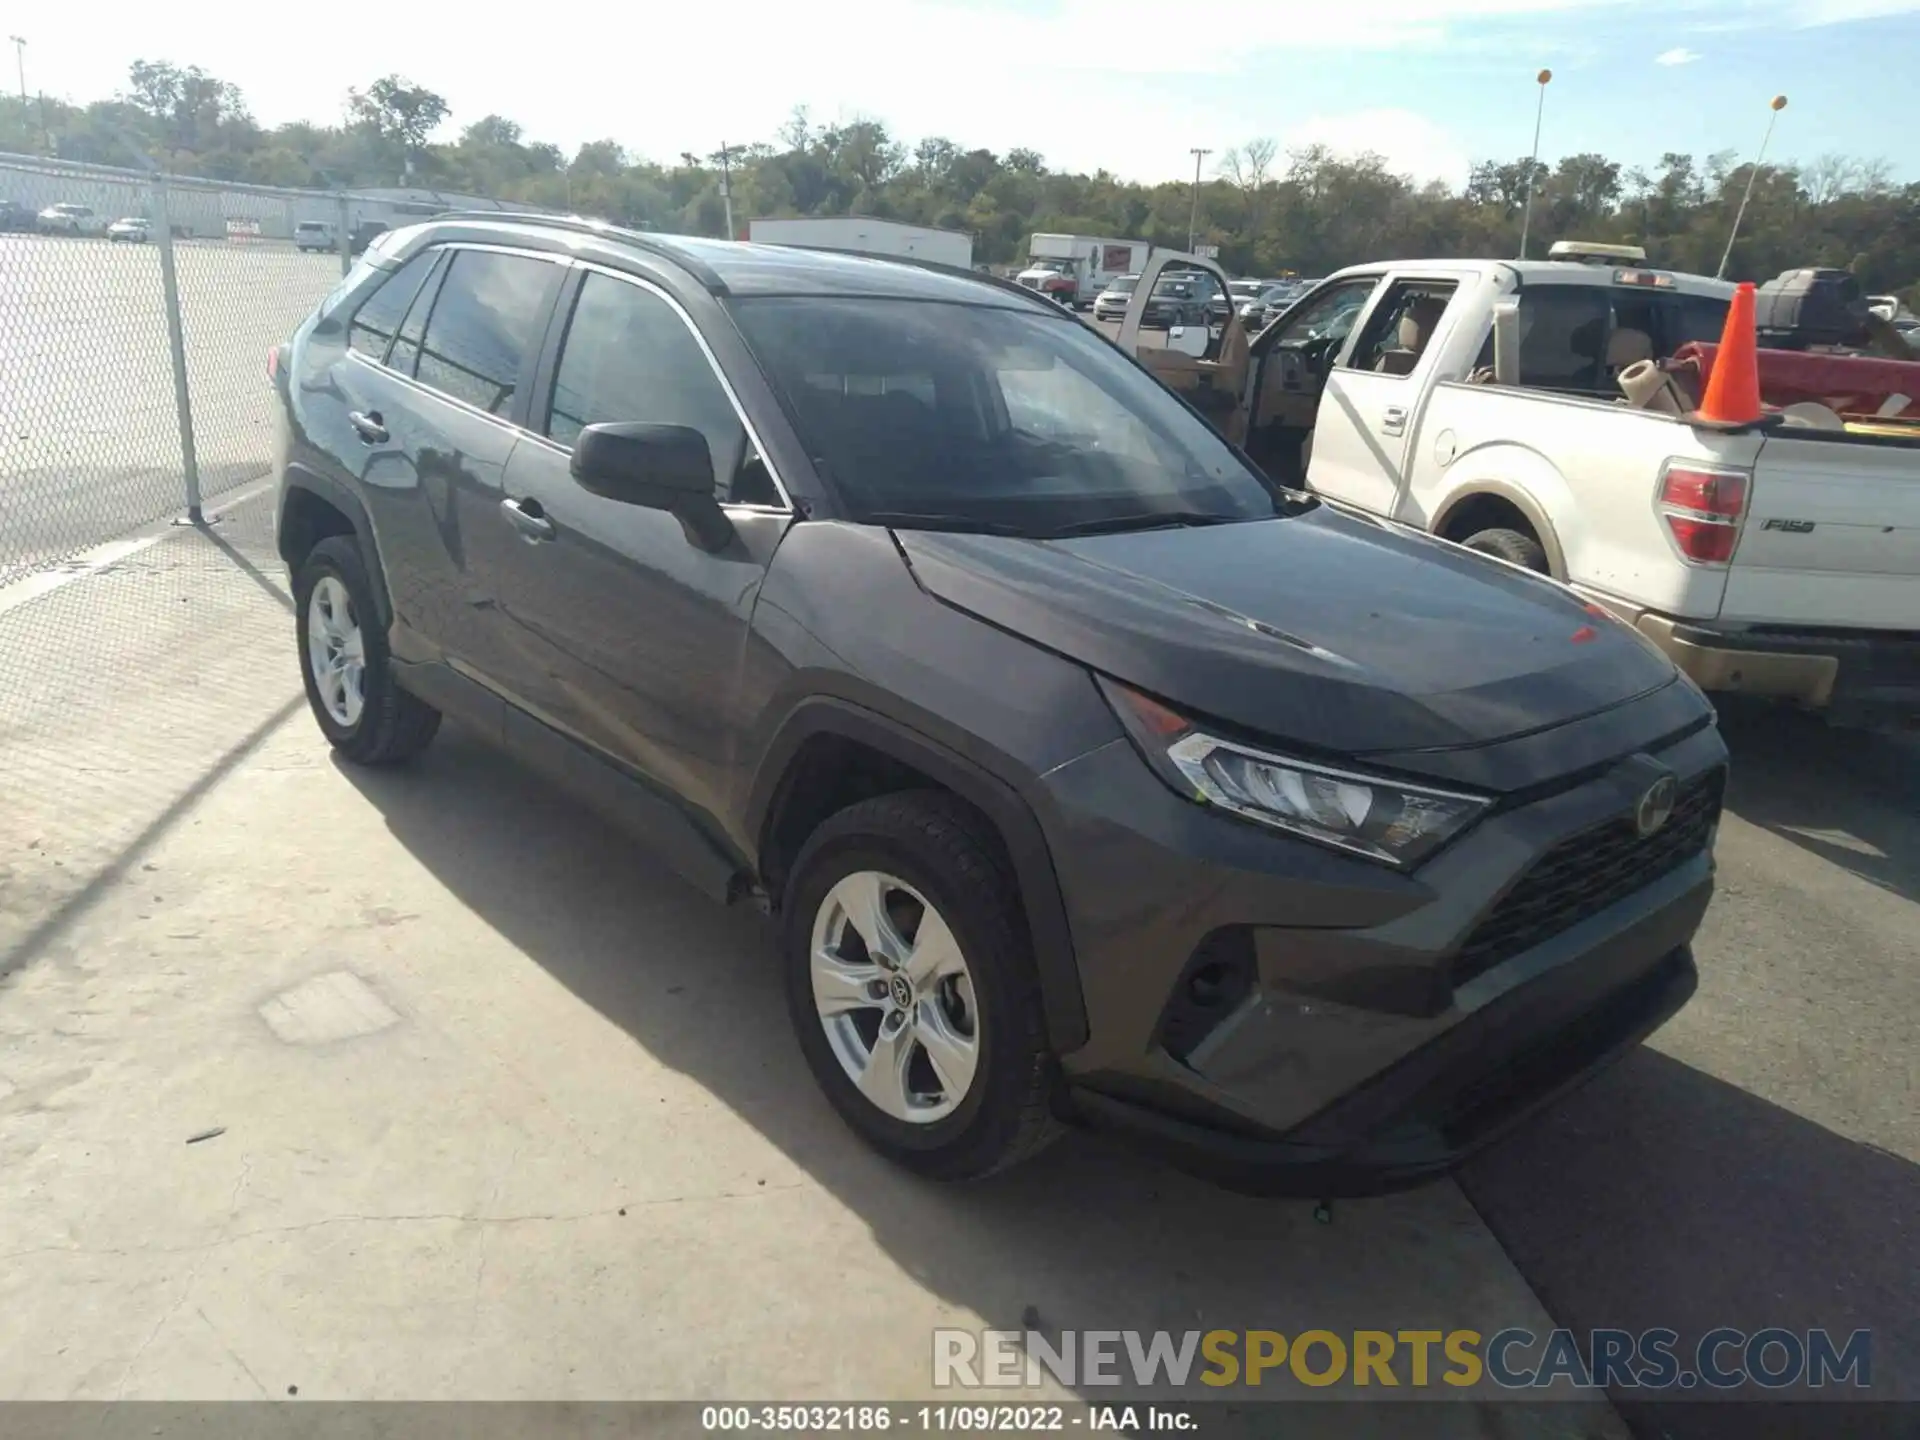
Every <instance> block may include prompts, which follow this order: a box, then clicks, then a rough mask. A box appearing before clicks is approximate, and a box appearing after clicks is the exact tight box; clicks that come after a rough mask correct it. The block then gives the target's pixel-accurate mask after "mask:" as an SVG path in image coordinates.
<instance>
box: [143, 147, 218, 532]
mask: <svg viewBox="0 0 1920 1440" xmlns="http://www.w3.org/2000/svg"><path fill="white" fill-rule="evenodd" d="M153 208H154V211H155V214H154V217H153V223H154V228H155V229H156V230H158V231H159V236H158V238H159V241H160V293H161V296H162V299H163V300H164V302H165V305H166V312H167V348H168V349H169V350H170V351H171V352H172V358H173V406H174V410H175V411H176V412H177V413H178V415H179V418H180V466H181V470H182V471H183V473H184V475H185V479H186V486H187V519H188V520H189V521H191V522H192V523H193V524H195V525H204V524H205V523H206V515H205V513H204V512H203V511H202V510H201V508H200V462H199V459H198V457H196V456H195V454H194V450H193V397H192V395H191V394H190V393H189V392H188V390H187V340H186V331H185V330H184V329H183V328H182V326H181V321H180V280H179V277H178V276H177V275H176V274H175V273H174V268H173V220H172V217H171V215H170V214H169V213H168V209H167V182H166V180H165V179H164V178H163V177H162V176H161V175H159V174H157V173H156V174H155V175H154V177H153Z"/></svg>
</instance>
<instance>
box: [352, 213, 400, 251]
mask: <svg viewBox="0 0 1920 1440" xmlns="http://www.w3.org/2000/svg"><path fill="white" fill-rule="evenodd" d="M392 228H393V227H392V226H390V225H388V224H387V222H386V221H384V220H362V221H361V222H360V223H359V224H358V225H356V226H354V227H353V230H352V233H350V234H349V235H348V236H347V248H348V250H349V251H351V252H352V253H353V254H355V255H363V254H365V253H366V249H367V247H368V246H369V245H371V244H372V243H373V242H374V241H375V240H378V239H379V238H380V237H381V236H382V235H385V234H386V233H387V232H388V231H389V230H391V229H392Z"/></svg>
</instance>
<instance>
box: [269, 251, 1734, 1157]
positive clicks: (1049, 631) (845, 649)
mask: <svg viewBox="0 0 1920 1440" xmlns="http://www.w3.org/2000/svg"><path fill="white" fill-rule="evenodd" d="M1137 298H1139V299H1140V300H1142V301H1144V298H1145V297H1137ZM1223 339H1224V340H1225V341H1226V342H1227V343H1229V344H1231V345H1236V346H1239V347H1241V348H1244V346H1245V344H1246V340H1245V336H1244V335H1243V334H1242V332H1241V331H1240V330H1239V329H1238V327H1234V326H1229V327H1227V331H1226V334H1225V336H1224V337H1223ZM268 369H269V373H270V375H271V377H272V383H273V385H274V388H275V392H276V397H277V404H276V405H275V407H274V409H275V413H276V428H277V435H276V441H275V454H276V456H277V457H278V458H277V460H276V469H277V478H278V496H277V504H276V514H277V527H276V533H277V543H278V548H279V552H280V555H281V557H282V558H283V560H284V561H285V563H286V565H287V566H288V568H289V570H290V572H291V574H292V576H293V589H294V595H295V605H296V614H297V617H298V618H297V627H298V646H297V651H298V664H299V666H300V669H301V673H302V676H303V678H304V683H305V687H306V693H307V697H308V700H309V702H310V704H311V708H312V711H313V714H314V717H315V720H316V721H317V723H318V725H319V728H320V730H321V732H322V733H323V734H324V736H325V737H326V739H327V740H328V741H329V742H330V743H331V744H332V745H333V746H334V747H335V749H336V750H337V752H338V753H339V755H340V757H341V758H342V759H343V760H344V761H346V762H348V763H354V764H368V765H377V764H386V763H391V762H398V761H402V760H405V759H406V758H408V757H409V756H411V755H414V754H416V753H417V752H419V751H420V750H421V749H422V748H423V747H425V746H426V745H427V744H428V743H429V742H430V741H431V740H432V739H433V736H434V733H435V731H436V729H437V727H438V726H439V724H440V720H441V717H442V715H443V714H452V715H456V716H460V717H463V718H464V719H465V720H467V721H468V722H470V723H471V724H472V725H473V726H474V727H475V728H476V730H477V732H478V733H480V734H483V735H486V736H488V737H490V738H492V739H493V740H495V741H497V742H498V743H501V744H503V745H505V746H506V747H507V748H508V749H510V750H511V751H512V752H514V753H515V754H517V755H519V756H520V757H521V758H522V759H523V760H524V761H525V763H527V764H528V765H530V766H532V767H534V768H536V769H537V770H539V771H540V772H541V773H542V774H544V775H546V776H547V777H549V778H550V780H551V781H552V782H553V783H554V784H556V785H557V786H559V787H561V788H564V789H569V790H571V791H573V792H575V793H577V794H578V795H580V796H581V797H582V798H583V799H585V800H588V801H590V802H592V803H595V804H597V805H599V806H601V807H602V808H603V809H605V810H606V811H608V812H609V813H611V814H613V815H615V816H617V817H618V818H620V819H621V820H623V821H624V822H626V823H627V824H629V825H630V826H632V827H633V828H634V829H635V830H636V831H637V832H638V833H640V834H642V835H643V836H645V837H646V838H648V839H649V840H650V841H651V842H652V844H653V845H654V846H655V847H656V849H657V851H658V852H659V854H660V855H661V856H662V857H664V859H665V860H666V862H667V863H669V864H670V865H672V866H673V867H674V868H676V869H677V870H678V871H679V873H680V874H682V875H683V876H685V877H686V878H687V879H688V881H689V882H690V883H692V884H693V885H695V886H696V887H698V888H699V889H701V890H704V891H706V892H707V893H709V894H711V895H713V896H714V897H716V898H721V899H737V900H742V901H751V902H753V903H756V904H758V905H761V906H763V907H765V908H766V909H768V910H770V911H771V912H773V913H774V915H775V916H776V917H777V929H778V935H779V941H778V944H779V950H780V965H781V970H782V974H783V977H784V983H785V987H786V994H787V1001H788V1005H789V1008H790V1010H791V1015H792V1020H793V1024H794V1027H795V1032H796V1035H797V1037H798V1041H799V1045H800V1048H801V1050H802V1052H803V1054H804V1055H805V1058H806V1061H807V1063H808V1065H809V1066H810V1067H811V1069H812V1072H813V1074H814V1077H815V1079H816V1080H817V1081H818V1083H819V1084H820V1086H821V1087H822V1088H823V1090H824V1091H825V1093H826V1094H827V1096H828V1097H829V1098H830V1100H831V1101H832V1103H833V1105H834V1106H835V1107H836V1109H838V1111H839V1112H840V1114H841V1115H842V1116H843V1117H844V1118H845V1120H846V1121H847V1123H848V1124H849V1125H850V1126H851V1127H852V1128H853V1129H854V1130H855V1131H857V1132H858V1133H859V1134H860V1135H862V1136H863V1137H865V1139H866V1140H867V1141H869V1142H870V1143H871V1144H872V1145H874V1146H875V1147H876V1148H877V1149H878V1150H880V1151H881V1152H883V1153H884V1154H886V1155H888V1156H890V1157H892V1158H893V1159H894V1160H896V1161H898V1162H899V1163H901V1164H903V1165H907V1166H911V1167H913V1168H914V1169H916V1170H919V1171H922V1172H924V1173H927V1174H930V1175H934V1176H939V1177H944V1178H959V1177H965V1176H973V1175H979V1174H983V1173H986V1172H988V1171H991V1170H994V1169H996V1168H999V1167H1001V1166H1004V1165H1008V1164H1011V1163H1013V1162H1015V1161H1018V1160H1020V1159H1022V1158H1024V1157H1026V1156H1029V1155H1031V1154H1033V1153H1034V1152H1035V1151H1036V1150H1038V1149H1039V1148H1040V1147H1041V1146H1042V1145H1043V1144H1044V1143H1045V1142H1046V1141H1047V1140H1048V1139H1049V1138H1050V1137H1051V1135H1052V1134H1053V1133H1054V1132H1055V1130H1056V1129H1057V1126H1058V1124H1059V1122H1060V1121H1061V1120H1062V1119H1063V1118H1072V1119H1078V1120H1081V1121H1086V1122H1091V1123H1102V1124H1109V1125H1113V1126H1116V1127H1119V1128H1121V1129H1123V1130H1125V1131H1128V1132H1130V1133H1132V1134H1134V1135H1136V1136H1137V1137H1139V1138H1141V1139H1142V1140H1143V1141H1144V1142H1145V1143H1147V1144H1150V1145H1152V1146H1155V1147H1157V1148H1160V1149H1164V1150H1166V1151H1167V1152H1168V1153H1170V1154H1172V1155H1175V1156H1176V1157H1179V1158H1180V1159H1182V1160H1183V1161H1184V1162H1185V1163H1187V1164H1189V1165H1192V1166H1194V1167H1196V1168H1198V1169H1201V1170H1203V1171H1205V1172H1207V1173H1210V1174H1214V1175H1216V1176H1218V1177H1220V1178H1222V1179H1226V1180H1229V1181H1231V1182H1233V1183H1236V1184H1242V1185H1247V1186H1250V1187H1256V1188H1261V1189H1265V1190H1268V1191H1272V1192H1303V1193H1307V1194H1317V1195H1329V1194H1341V1193H1352V1192H1361V1191H1370V1190H1376V1189H1382V1188H1390V1187H1393V1186H1396V1185H1403V1184H1407V1183H1412V1182H1415V1181H1418V1180H1420V1179H1423V1178H1425V1177H1428V1176H1431V1175H1434V1174H1437V1173H1439V1172H1441V1171H1443V1170H1445V1169H1447V1168H1448V1167H1450V1166H1452V1165H1453V1164H1455V1163H1457V1162H1458V1161H1459V1160H1460V1159H1461V1158H1462V1157H1463V1156H1464V1155H1465V1154H1467V1153H1469V1152H1470V1151H1472V1150H1473V1149H1475V1148H1476V1147H1478V1146H1480V1145H1481V1144H1483V1143H1485V1142H1486V1141H1487V1140H1488V1139H1489V1138H1490V1137H1492V1136H1493V1135H1495V1134H1497V1133H1499V1132H1501V1131H1502V1130H1504V1129H1505V1128H1506V1127H1508V1126H1510V1125H1512V1124H1514V1123H1515V1122H1516V1121H1518V1120H1519V1119H1520V1118H1521V1117H1522V1116H1523V1115H1525V1114H1527V1113H1528V1112H1530V1111H1532V1110H1533V1109H1535V1108H1536V1107H1538V1106H1539V1105H1541V1104H1543V1103H1544V1102H1546V1101H1548V1100H1550V1099H1552V1098H1553V1097H1554V1096H1556V1095H1558V1094H1560V1093H1561V1092H1562V1091H1564V1090H1565V1089H1567V1088H1568V1087H1569V1086H1572V1085H1574V1084H1576V1083H1577V1082H1579V1081H1580V1080H1581V1079H1583V1078H1584V1077H1586V1076H1587V1075H1589V1074H1590V1073H1592V1072H1593V1071H1594V1070H1596V1069H1597V1068H1599V1067H1601V1066H1603V1065H1605V1064H1607V1063H1608V1062H1609V1061H1611V1060H1613V1059H1614V1058H1616V1057H1617V1056H1619V1055H1620V1054H1621V1053H1622V1052H1623V1051H1625V1050H1627V1049H1629V1048H1631V1047H1632V1046H1633V1045H1635V1044H1636V1043H1637V1042H1638V1041H1639V1040H1640V1039H1641V1038H1642V1037H1643V1036H1644V1035H1646V1034H1647V1033H1648V1032H1649V1031H1651V1030H1652V1029H1654V1028H1655V1027H1656V1026H1658V1025H1659V1024H1660V1023H1661V1022H1662V1021H1664V1020H1665V1019H1666V1018H1667V1017H1668V1016H1669V1015H1671V1014H1672V1013H1673V1012H1674V1011H1675V1010H1676V1009H1677V1008H1678V1007H1679V1006H1680V1005H1681V1004H1683V1003H1684V1002H1685V1000H1686V999H1687V997H1688V995H1689V994H1690V993H1691V991H1692V989H1693V986H1694V983H1695V974H1694V964H1693V960H1692V957H1691V952H1690V950H1689V948H1688V945H1689V940H1690V938H1691V936H1692V935H1693V932H1694V929H1695V926H1696V925H1697V924H1698V922H1699V920H1700V918H1701V914H1702V912H1703V911H1704V909H1705V907H1706V905H1707V901H1708V897H1709V895H1710V893H1711V890H1712V885H1713V857H1712V841H1713V836H1714V830H1715V824H1716V820H1717V817H1718V814H1719V808H1720V797H1721V787H1722V783H1723V779H1724V770H1725V749H1724V747H1723V746H1722V744H1721V741H1720V737H1719V734H1718V732H1717V730H1716V729H1715V727H1714V719H1713V713H1712V711H1711V709H1710V708H1709V707H1708V705H1707V703H1706V701H1705V700H1704V699H1703V697H1702V696H1701V695H1700V693H1699V692H1698V691H1697V690H1696V689H1694V688H1693V687H1692V686H1690V685H1687V684H1686V683H1684V682H1683V681H1682V680H1681V679H1680V678H1679V676H1678V674H1677V673H1676V671H1675V670H1674V668H1673V666H1672V664H1671V663H1670V662H1669V661H1668V660H1667V659H1666V658H1665V657H1664V656H1662V655H1661V654H1660V653H1659V652H1658V651H1656V650H1654V649H1652V648H1651V647H1649V646H1647V645H1646V644H1644V643H1643V642H1642V641H1641V640H1640V639H1639V638H1638V637H1637V636H1635V635H1634V634H1633V633H1632V632H1631V631H1630V630H1629V629H1628V628H1627V627H1625V626H1623V625H1620V624H1618V623H1615V622H1613V621H1611V620H1609V619H1607V618H1606V616H1605V614H1604V612H1596V611H1594V610H1591V609H1589V608H1588V607H1586V606H1585V605H1583V604H1582V603H1581V602H1580V601H1579V600H1577V599H1575V598H1574V597H1572V596H1571V595H1570V594H1569V593H1568V592H1567V591H1566V590H1565V589H1564V588H1563V587H1562V586H1560V585H1558V584H1556V583H1554V582H1553V581H1551V580H1548V579H1545V578H1543V577H1539V576H1534V575H1530V574H1527V573H1526V572H1524V571H1522V570H1518V569H1515V568H1512V567H1507V566H1495V565H1490V564H1488V563H1487V562H1486V561H1485V560H1483V559H1481V558H1480V557H1478V556H1475V555H1471V554H1469V553H1467V552H1465V551H1463V550H1461V549H1459V548H1458V547H1455V546H1450V545H1446V544H1443V543H1441V542H1439V541H1436V540H1432V539H1429V538H1427V537H1425V536H1420V535H1416V534H1412V533H1409V532H1408V531H1406V530H1405V529H1404V528H1401V527H1395V526H1390V525H1387V524H1384V523H1382V522H1380V521H1377V520H1374V519H1370V518H1366V517H1363V516H1359V515H1356V514H1353V513H1351V512H1349V511H1347V510H1345V509H1342V508H1338V507H1335V506H1332V505H1328V504H1325V503H1322V502H1320V501H1318V500H1316V499H1314V498H1313V497H1311V496H1308V495H1305V494H1302V493H1300V492H1298V491H1295V490H1292V489H1289V488H1287V487H1284V486H1281V485H1278V484H1276V483H1275V482H1274V481H1272V480H1271V479H1270V478H1268V477H1267V476H1265V475H1263V474H1262V473H1261V472H1260V471H1259V470H1257V469H1256V468H1254V467H1253V466H1252V465H1251V464H1250V463H1249V462H1248V461H1247V460H1245V459H1244V458H1243V457H1242V456H1241V454H1240V453H1239V452H1237V451H1236V450H1235V449H1233V448H1232V447H1230V446H1229V445H1227V444H1226V443H1224V442H1223V440H1222V439H1221V437H1220V436H1219V435H1218V434H1217V433H1216V432H1215V431H1214V430H1213V429H1212V428H1210V427H1209V426H1208V425H1207V424H1206V423H1205V422H1204V421H1202V420H1201V419H1200V418H1198V417H1197V416H1196V415H1195V414H1194V413H1193V411H1192V410H1190V409H1188V408H1187V407H1186V406H1184V405H1182V404H1180V403H1179V402H1178V401H1177V400H1175V399H1174V397H1173V396H1172V395H1170V394H1169V393H1168V391H1167V390H1166V389H1165V388H1163V387H1162V386H1160V385H1158V384H1156V383H1155V382H1154V380H1153V379H1152V377H1151V376H1150V375H1149V374H1148V373H1147V372H1146V371H1145V370H1144V369H1142V368H1141V367H1140V366H1139V365H1137V364H1136V363H1134V362H1133V361H1131V360H1129V359H1128V358H1127V357H1126V356H1125V355H1123V354H1122V353H1120V352H1119V351H1118V350H1117V349H1116V348H1115V347H1114V346H1113V345H1111V344H1109V343H1108V342H1107V341H1106V340H1104V339H1103V338H1101V337H1100V336H1098V335H1096V334H1095V333H1093V331H1092V330H1091V329H1090V327H1088V326H1085V325H1083V324H1081V323H1079V322H1078V321H1077V320H1076V319H1074V318H1073V317H1072V316H1071V315H1069V314H1067V313H1063V312H1062V311H1061V310H1060V309H1059V308H1058V307H1057V306H1055V305H1052V304H1050V303H1048V302H1047V301H1045V300H1043V299H1041V298H1040V297H1038V296H1036V295H1034V294H1032V293H1031V292H1029V291H1026V290H1023V289H1022V288H1020V287H1018V286H1016V285H1012V284H1008V283H1005V282H996V281H990V280H984V279H979V278H976V277H973V276H967V275H959V274H954V273H944V272H934V271H930V270H925V269H921V268H918V267H915V266H910V265H905V264H895V263H890V262H875V261H873V260H871V259H866V258H860V257H853V256H846V255H837V254H831V253H819V252H809V251H804V250H790V251H780V250H769V249H767V248H764V247H745V246H739V245H735V244H730V243H727V242H723V241H711V240H699V239H687V238H672V237H663V236H658V235H651V234H648V235H642V234H638V233H634V232H628V231H623V230H618V229H614V228H610V227H606V226H602V225H596V224H591V223H588V222H584V221H574V220H562V219H556V218H550V217H532V216H527V217H516V216H511V215H500V214H497V213H485V214H475V215H465V216H447V217H442V218H438V219H436V220H434V221H431V222H428V223H426V224H422V225H418V226H413V227H410V228H408V229H405V230H402V231H398V232H395V233H394V234H393V235H390V236H387V237H384V238H383V239H382V240H381V241H379V242H377V243H376V244H375V245H374V246H373V248H372V249H370V250H369V252H368V254H367V255H366V257H365V258H364V259H363V260H362V261H361V262H360V263H359V264H358V265H357V266H356V267H355V268H354V270H353V272H352V273H351V275H350V276H349V277H348V278H347V279H346V280H344V281H343V282H342V284H341V285H340V286H339V287H338V288H337V289H336V290H335V292H334V293H333V295H331V296H330V297H329V299H328V300H327V301H326V302H324V304H323V307H322V308H321V310H320V311H319V312H318V313H317V314H315V315H314V316H313V317H311V318H310V319H309V320H308V321H307V322H306V323H304V324H303V325H302V326H301V327H300V329H299V330H298V331H297V332H296V334H295V335H294V336H293V338H292V340H291V341H290V342H289V343H287V344H286V345H283V346H280V347H277V348H276V349H275V351H274V352H273V354H272V355H271V356H270V357H269V364H268ZM419 783H420V784H423V785H426V784H432V783H435V782H434V781H433V780H432V779H429V778H423V779H422V780H421V781H420V782H419ZM508 820H509V823H510V817H508ZM316 843H324V841H316ZM690 963H691V962H690Z"/></svg>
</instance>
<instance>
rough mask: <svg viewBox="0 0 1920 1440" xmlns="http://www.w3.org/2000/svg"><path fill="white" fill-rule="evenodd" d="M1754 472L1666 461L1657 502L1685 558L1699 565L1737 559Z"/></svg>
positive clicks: (1716, 563) (1722, 562)
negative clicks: (1749, 482)
mask: <svg viewBox="0 0 1920 1440" xmlns="http://www.w3.org/2000/svg"><path fill="white" fill-rule="evenodd" d="M1749 478H1750V477H1749V475H1748V473H1747V472H1746V471H1745V470H1719V469H1713V468H1710V467H1707V466H1704V465H1696V464H1691V463H1682V462H1671V463H1669V464H1668V465H1667V466H1666V468H1665V469H1664V470H1663V471H1662V472H1661V475H1660V493H1659V498H1658V500H1657V502H1656V508H1657V509H1658V510H1659V512H1660V518H1661V519H1662V520H1663V521H1665V522H1666V526H1667V530H1668V532H1669V533H1670V534H1671V535H1672V536H1673V543H1674V545H1675V547H1676V548H1678V550H1679V551H1680V554H1681V556H1682V558H1684V559H1686V560H1688V561H1691V562H1692V563H1693V564H1695V565H1725V564H1726V563H1727V562H1728V561H1729V560H1731V559H1733V549H1734V546H1735V545H1736V544H1737V543H1738V542H1739V539H1740V517H1741V516H1742V515H1744V514H1745V513H1746V509H1747V482H1748V479H1749Z"/></svg>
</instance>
